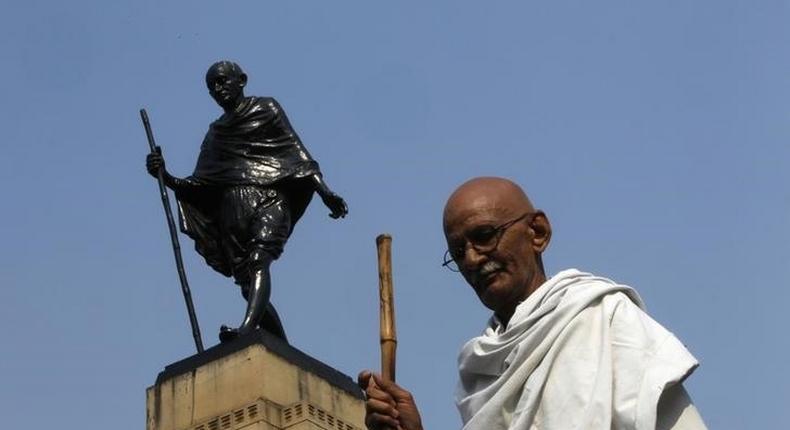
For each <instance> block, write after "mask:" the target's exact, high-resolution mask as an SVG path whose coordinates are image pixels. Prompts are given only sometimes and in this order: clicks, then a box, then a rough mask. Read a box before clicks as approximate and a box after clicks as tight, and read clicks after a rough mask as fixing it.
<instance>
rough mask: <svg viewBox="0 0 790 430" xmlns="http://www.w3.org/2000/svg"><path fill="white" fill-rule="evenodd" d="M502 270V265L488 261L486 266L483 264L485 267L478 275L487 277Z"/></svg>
mask: <svg viewBox="0 0 790 430" xmlns="http://www.w3.org/2000/svg"><path fill="white" fill-rule="evenodd" d="M501 269H502V265H501V264H499V263H498V262H496V261H488V262H486V263H485V264H483V267H481V268H480V270H479V271H478V273H479V274H480V276H482V277H485V276H488V275H490V274H492V273H494V272H496V271H497V270H501Z"/></svg>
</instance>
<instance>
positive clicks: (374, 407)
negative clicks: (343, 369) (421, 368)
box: [357, 370, 423, 430]
mask: <svg viewBox="0 0 790 430" xmlns="http://www.w3.org/2000/svg"><path fill="white" fill-rule="evenodd" d="M357 382H358V384H359V386H360V387H361V388H362V389H363V390H365V398H366V400H365V425H366V426H367V427H368V428H369V429H370V430H423V429H422V420H421V419H420V412H419V411H418V410H417V404H416V403H414V398H413V397H412V395H411V393H410V392H408V391H406V390H404V389H403V388H401V387H400V386H398V384H396V383H394V382H389V381H384V380H383V379H381V377H380V376H379V375H375V374H373V373H371V372H369V371H367V370H364V371H362V372H360V374H359V377H358V378H357Z"/></svg>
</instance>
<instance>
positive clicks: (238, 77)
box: [206, 61, 247, 111]
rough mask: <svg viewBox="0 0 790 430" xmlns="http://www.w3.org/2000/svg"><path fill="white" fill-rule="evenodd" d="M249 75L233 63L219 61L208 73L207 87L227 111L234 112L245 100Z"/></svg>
mask: <svg viewBox="0 0 790 430" xmlns="http://www.w3.org/2000/svg"><path fill="white" fill-rule="evenodd" d="M245 85H247V75H246V74H244V71H242V70H241V67H239V65H238V64H236V63H234V62H232V61H218V62H216V63H214V64H212V65H211V67H209V68H208V71H207V72H206V86H207V87H208V92H209V94H211V97H212V98H213V99H214V100H215V101H216V102H217V104H218V105H220V106H221V107H222V108H223V109H225V110H226V111H229V110H233V109H234V108H235V107H236V106H237V105H238V104H239V103H240V102H241V100H242V99H243V98H244V86H245Z"/></svg>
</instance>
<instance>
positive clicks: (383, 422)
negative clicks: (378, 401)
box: [365, 413, 400, 430]
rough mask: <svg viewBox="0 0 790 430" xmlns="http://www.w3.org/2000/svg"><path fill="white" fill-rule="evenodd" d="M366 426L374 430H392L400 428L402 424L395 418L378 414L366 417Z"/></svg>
mask: <svg viewBox="0 0 790 430" xmlns="http://www.w3.org/2000/svg"><path fill="white" fill-rule="evenodd" d="M365 425H366V426H367V427H368V428H369V429H373V430H390V429H397V428H400V423H399V422H398V420H396V419H395V418H392V417H391V416H388V415H382V414H377V413H372V414H368V415H367V416H366V417H365Z"/></svg>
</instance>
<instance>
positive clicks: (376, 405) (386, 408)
mask: <svg viewBox="0 0 790 430" xmlns="http://www.w3.org/2000/svg"><path fill="white" fill-rule="evenodd" d="M365 410H366V411H367V413H369V414H373V413H376V414H382V415H388V416H391V417H392V418H396V419H397V418H398V416H399V415H400V413H399V412H398V410H397V409H395V403H394V402H389V401H384V400H379V399H374V398H369V399H368V400H367V401H366V402H365Z"/></svg>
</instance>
